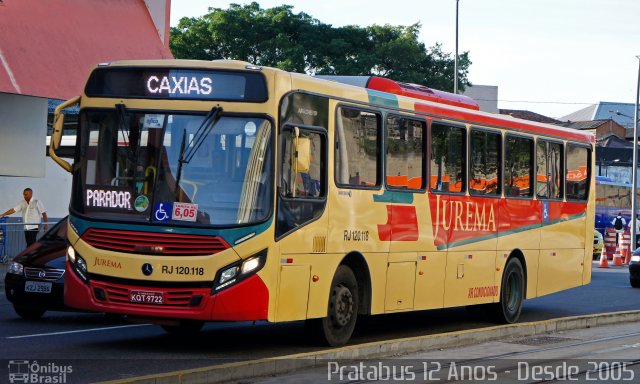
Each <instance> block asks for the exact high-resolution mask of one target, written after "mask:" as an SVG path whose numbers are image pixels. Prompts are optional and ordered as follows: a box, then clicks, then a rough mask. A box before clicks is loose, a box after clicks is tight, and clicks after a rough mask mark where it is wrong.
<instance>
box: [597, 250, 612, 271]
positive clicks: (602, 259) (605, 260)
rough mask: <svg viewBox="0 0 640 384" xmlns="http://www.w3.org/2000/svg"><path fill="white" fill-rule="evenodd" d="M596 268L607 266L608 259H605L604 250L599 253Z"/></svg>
mask: <svg viewBox="0 0 640 384" xmlns="http://www.w3.org/2000/svg"><path fill="white" fill-rule="evenodd" d="M598 268H609V261H608V260H607V254H606V253H605V252H604V251H602V253H600V263H599V264H598Z"/></svg>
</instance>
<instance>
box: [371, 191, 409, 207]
mask: <svg viewBox="0 0 640 384" xmlns="http://www.w3.org/2000/svg"><path fill="white" fill-rule="evenodd" d="M373 201H374V202H375V203H397V204H413V193H407V192H394V191H386V190H385V191H384V193H383V194H382V195H373Z"/></svg>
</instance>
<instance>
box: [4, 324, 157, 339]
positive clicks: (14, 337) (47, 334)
mask: <svg viewBox="0 0 640 384" xmlns="http://www.w3.org/2000/svg"><path fill="white" fill-rule="evenodd" d="M149 325H151V324H132V325H119V326H116V327H102V328H89V329H78V330H75V331H64V332H51V333H36V334H33V335H22V336H7V339H25V338H27V337H41V336H57V335H68V334H71V333H83V332H93V331H109V330H112V329H121V328H132V327H146V326H149Z"/></svg>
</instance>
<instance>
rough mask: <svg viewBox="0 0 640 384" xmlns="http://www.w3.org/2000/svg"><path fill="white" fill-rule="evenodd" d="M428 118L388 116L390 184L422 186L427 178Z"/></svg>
mask: <svg viewBox="0 0 640 384" xmlns="http://www.w3.org/2000/svg"><path fill="white" fill-rule="evenodd" d="M425 125H426V123H425V122H424V121H418V120H414V119H409V118H406V117H400V116H392V115H389V116H387V124H386V128H387V131H386V138H385V139H386V145H385V148H386V152H387V153H386V167H387V171H386V184H387V187H388V188H397V189H403V190H420V189H424V188H425V184H426V183H425V178H424V169H423V168H424V158H423V153H424V139H425V135H424V133H425Z"/></svg>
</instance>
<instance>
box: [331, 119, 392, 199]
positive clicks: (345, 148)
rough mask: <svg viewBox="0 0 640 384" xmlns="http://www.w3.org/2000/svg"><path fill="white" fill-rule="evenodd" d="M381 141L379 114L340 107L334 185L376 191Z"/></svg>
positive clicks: (378, 182)
mask: <svg viewBox="0 0 640 384" xmlns="http://www.w3.org/2000/svg"><path fill="white" fill-rule="evenodd" d="M380 141H381V118H380V115H379V114H377V113H373V112H369V111H363V110H359V109H355V108H347V107H340V108H339V116H338V117H337V119H336V142H335V150H336V161H335V174H336V176H335V177H336V184H338V185H339V186H340V187H342V188H375V187H378V186H379V185H380V180H379V174H380V172H379V169H380V156H379V154H380Z"/></svg>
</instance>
